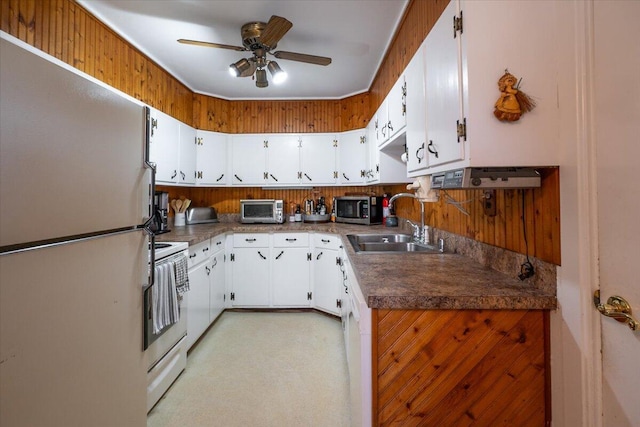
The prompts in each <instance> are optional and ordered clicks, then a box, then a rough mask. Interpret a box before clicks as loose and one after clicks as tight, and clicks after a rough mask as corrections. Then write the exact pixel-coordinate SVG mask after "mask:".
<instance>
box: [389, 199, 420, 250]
mask: <svg viewBox="0 0 640 427" xmlns="http://www.w3.org/2000/svg"><path fill="white" fill-rule="evenodd" d="M400 197H410V198H412V199H416V200H417V201H418V202H420V226H418V225H417V224H414V223H413V222H411V221H409V220H407V222H408V223H409V224H411V226H412V227H413V238H414V240H416V241H418V242H419V243H425V244H428V243H429V227H428V226H425V225H424V203H423V202H421V201H420V199H418V197H416V195H415V194H412V193H398V194H396V195H394V196H393V197H391V199H389V205H390V206H391V205H393V202H394V200H396V199H399V198H400Z"/></svg>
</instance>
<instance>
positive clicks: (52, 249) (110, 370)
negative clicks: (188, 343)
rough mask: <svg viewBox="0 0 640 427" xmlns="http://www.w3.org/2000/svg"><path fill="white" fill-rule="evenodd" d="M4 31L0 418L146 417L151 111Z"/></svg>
mask: <svg viewBox="0 0 640 427" xmlns="http://www.w3.org/2000/svg"><path fill="white" fill-rule="evenodd" d="M0 36H1V39H0V43H1V44H0V104H1V105H0V425H2V426H13V427H16V426H45V425H46V426H65V427H70V426H109V427H112V426H143V425H146V413H147V411H146V401H147V396H146V374H147V363H146V356H145V353H144V351H143V314H142V312H143V298H142V288H143V286H145V285H146V284H147V283H148V281H149V280H150V278H149V268H148V265H149V261H150V252H149V242H150V240H151V239H150V237H149V235H148V232H147V231H146V230H145V224H147V223H148V220H149V217H150V216H151V212H152V209H150V194H152V193H151V192H152V191H153V172H152V171H151V169H149V165H148V164H146V163H145V158H146V157H147V156H146V147H145V141H148V138H147V136H146V133H147V124H146V123H147V120H146V116H147V114H148V110H147V109H145V107H144V106H143V105H142V104H140V103H137V102H134V101H133V100H131V99H129V98H127V97H126V96H124V95H122V94H119V93H116V92H115V91H113V90H110V89H108V88H106V87H105V86H104V85H103V84H100V83H98V82H97V81H95V80H92V79H90V78H88V77H87V76H85V75H82V74H80V73H78V72H76V71H74V70H73V69H71V68H70V67H68V66H65V65H64V64H62V63H60V62H59V61H56V60H54V59H51V57H48V56H46V55H44V54H42V53H39V51H35V50H34V49H32V48H29V47H28V46H26V45H24V44H22V43H21V42H19V41H17V40H16V39H14V38H12V37H11V36H9V35H7V34H6V33H0Z"/></svg>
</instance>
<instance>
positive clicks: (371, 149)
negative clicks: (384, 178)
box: [365, 144, 380, 184]
mask: <svg viewBox="0 0 640 427" xmlns="http://www.w3.org/2000/svg"><path fill="white" fill-rule="evenodd" d="M367 145H368V147H367V151H368V153H367V156H368V161H367V169H366V172H365V182H366V183H367V184H375V183H377V182H380V147H379V146H378V145H376V144H367Z"/></svg>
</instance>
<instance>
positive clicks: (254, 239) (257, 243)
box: [233, 233, 269, 248]
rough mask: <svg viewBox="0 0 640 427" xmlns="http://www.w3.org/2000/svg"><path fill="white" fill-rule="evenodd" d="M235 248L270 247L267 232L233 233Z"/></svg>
mask: <svg viewBox="0 0 640 427" xmlns="http://www.w3.org/2000/svg"><path fill="white" fill-rule="evenodd" d="M233 247H234V248H268V247H269V234H267V233H237V234H234V235H233Z"/></svg>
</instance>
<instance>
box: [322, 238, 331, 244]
mask: <svg viewBox="0 0 640 427" xmlns="http://www.w3.org/2000/svg"><path fill="white" fill-rule="evenodd" d="M320 241H321V242H322V243H331V240H327V239H321V240H320Z"/></svg>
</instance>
